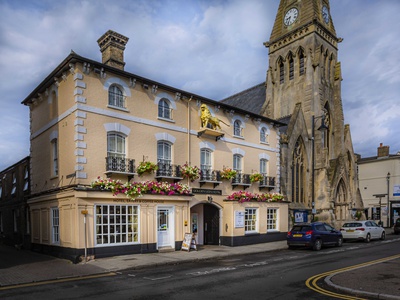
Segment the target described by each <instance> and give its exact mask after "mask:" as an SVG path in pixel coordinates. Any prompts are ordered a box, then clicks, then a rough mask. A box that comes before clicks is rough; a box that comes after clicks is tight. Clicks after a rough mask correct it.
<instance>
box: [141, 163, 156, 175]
mask: <svg viewBox="0 0 400 300" xmlns="http://www.w3.org/2000/svg"><path fill="white" fill-rule="evenodd" d="M157 169H158V166H157V164H155V163H152V162H149V161H142V162H141V163H140V164H139V166H138V167H137V168H136V172H137V173H138V175H139V176H142V175H143V174H144V173H151V172H154V171H156V170H157Z"/></svg>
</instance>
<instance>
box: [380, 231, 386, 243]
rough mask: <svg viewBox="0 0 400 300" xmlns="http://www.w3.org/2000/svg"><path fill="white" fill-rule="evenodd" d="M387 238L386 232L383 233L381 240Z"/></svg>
mask: <svg viewBox="0 0 400 300" xmlns="http://www.w3.org/2000/svg"><path fill="white" fill-rule="evenodd" d="M385 238H386V232H384V231H382V235H381V240H382V241H383V240H384V239H385Z"/></svg>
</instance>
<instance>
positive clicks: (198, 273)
mask: <svg viewBox="0 0 400 300" xmlns="http://www.w3.org/2000/svg"><path fill="white" fill-rule="evenodd" d="M233 270H236V268H235V267H226V268H218V269H212V270H210V271H197V272H193V273H187V274H186V275H193V276H201V275H208V274H214V273H219V272H226V271H233Z"/></svg>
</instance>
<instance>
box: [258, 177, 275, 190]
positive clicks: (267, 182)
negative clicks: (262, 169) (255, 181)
mask: <svg viewBox="0 0 400 300" xmlns="http://www.w3.org/2000/svg"><path fill="white" fill-rule="evenodd" d="M260 187H269V188H274V187H275V177H271V176H264V177H263V179H262V180H261V181H260Z"/></svg>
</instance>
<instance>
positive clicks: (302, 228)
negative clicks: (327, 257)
mask: <svg viewBox="0 0 400 300" xmlns="http://www.w3.org/2000/svg"><path fill="white" fill-rule="evenodd" d="M309 230H311V226H310V225H294V226H293V228H292V231H301V232H304V231H309Z"/></svg>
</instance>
